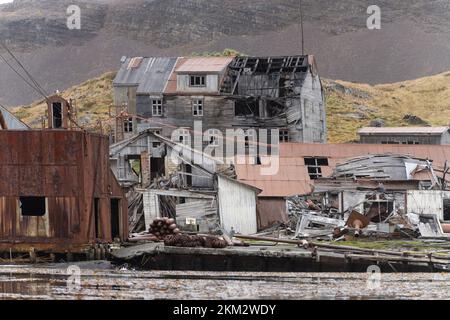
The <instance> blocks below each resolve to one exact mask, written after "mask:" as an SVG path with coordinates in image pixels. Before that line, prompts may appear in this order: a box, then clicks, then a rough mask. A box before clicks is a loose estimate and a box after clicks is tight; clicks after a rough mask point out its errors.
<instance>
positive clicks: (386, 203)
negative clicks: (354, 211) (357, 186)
mask: <svg viewBox="0 0 450 320" xmlns="http://www.w3.org/2000/svg"><path fill="white" fill-rule="evenodd" d="M366 199H367V201H366V202H365V203H364V213H365V215H366V216H367V218H369V219H370V221H372V222H375V223H381V222H383V221H385V220H386V219H387V218H388V217H389V215H390V214H391V213H392V211H393V210H394V201H393V200H390V199H387V198H386V195H384V194H380V195H369V196H367V197H366Z"/></svg>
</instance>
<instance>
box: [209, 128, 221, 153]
mask: <svg viewBox="0 0 450 320" xmlns="http://www.w3.org/2000/svg"><path fill="white" fill-rule="evenodd" d="M208 137H209V141H208V145H209V146H211V147H214V148H216V147H219V138H220V131H219V130H218V129H208Z"/></svg>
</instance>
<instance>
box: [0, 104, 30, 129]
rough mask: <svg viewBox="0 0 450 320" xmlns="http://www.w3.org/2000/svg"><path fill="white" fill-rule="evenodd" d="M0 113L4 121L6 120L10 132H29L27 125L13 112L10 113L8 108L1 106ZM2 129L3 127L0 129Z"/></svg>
mask: <svg viewBox="0 0 450 320" xmlns="http://www.w3.org/2000/svg"><path fill="white" fill-rule="evenodd" d="M0 112H1V113H2V115H3V119H5V122H6V126H7V127H8V130H29V129H30V127H28V126H27V125H26V124H25V123H23V122H22V121H20V120H19V119H17V118H16V117H15V116H14V115H13V114H12V113H11V112H9V111H8V110H7V109H6V108H4V107H2V106H0ZM0 129H1V127H0Z"/></svg>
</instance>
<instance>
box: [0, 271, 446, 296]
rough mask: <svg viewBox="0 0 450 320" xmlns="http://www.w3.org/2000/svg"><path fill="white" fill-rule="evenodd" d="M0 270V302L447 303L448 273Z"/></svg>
mask: <svg viewBox="0 0 450 320" xmlns="http://www.w3.org/2000/svg"><path fill="white" fill-rule="evenodd" d="M70 276H71V274H70V273H68V272H67V270H66V269H64V268H36V267H21V268H16V267H14V266H0V299H248V298H253V299H255V298H256V299H355V300H360V299H450V290H449V285H450V275H449V274H417V273H414V274H382V275H381V277H380V281H379V283H377V286H373V283H369V282H368V281H369V278H368V275H367V274H358V273H332V274H331V273H320V274H319V273H296V274H294V273H283V274H280V273H213V272H209V273H201V272H159V271H158V272H140V271H129V270H121V271H120V270H93V269H88V270H82V271H81V277H80V279H79V280H80V281H79V286H75V287H74V286H73V285H69V284H73V282H70V281H69V280H70Z"/></svg>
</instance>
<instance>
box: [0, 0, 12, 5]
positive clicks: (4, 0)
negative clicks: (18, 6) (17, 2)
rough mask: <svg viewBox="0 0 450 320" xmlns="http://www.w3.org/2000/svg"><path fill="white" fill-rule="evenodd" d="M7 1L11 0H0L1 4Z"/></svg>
mask: <svg viewBox="0 0 450 320" xmlns="http://www.w3.org/2000/svg"><path fill="white" fill-rule="evenodd" d="M9 2H13V0H0V4H2V3H9Z"/></svg>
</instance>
